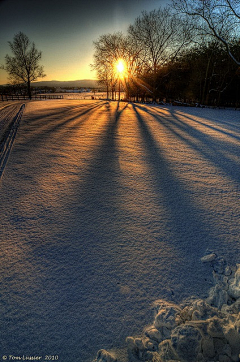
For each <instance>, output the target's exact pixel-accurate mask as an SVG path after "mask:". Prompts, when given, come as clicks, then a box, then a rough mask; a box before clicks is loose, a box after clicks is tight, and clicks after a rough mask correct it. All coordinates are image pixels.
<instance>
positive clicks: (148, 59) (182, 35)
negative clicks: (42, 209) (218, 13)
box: [128, 7, 191, 98]
mask: <svg viewBox="0 0 240 362" xmlns="http://www.w3.org/2000/svg"><path fill="white" fill-rule="evenodd" d="M128 31H129V34H130V36H131V39H132V43H135V44H136V48H138V49H139V58H140V59H141V61H142V67H143V69H144V72H145V73H148V74H149V76H150V77H152V89H153V97H154V98H155V96H156V92H157V74H158V71H159V68H160V67H162V66H163V65H164V64H166V63H167V61H168V60H169V59H170V58H174V57H176V56H177V54H178V53H179V51H180V50H181V49H182V48H183V46H186V45H187V44H189V43H190V41H191V31H190V28H189V24H188V23H185V22H183V21H182V19H181V18H180V17H179V16H178V15H177V14H174V13H173V12H172V11H171V9H170V8H169V7H166V8H163V9H162V8H160V9H158V10H153V11H151V12H149V13H148V12H146V11H143V12H142V14H141V16H139V17H138V18H137V19H136V20H135V23H134V24H133V25H130V27H129V29H128Z"/></svg>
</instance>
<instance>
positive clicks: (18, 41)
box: [4, 32, 45, 98]
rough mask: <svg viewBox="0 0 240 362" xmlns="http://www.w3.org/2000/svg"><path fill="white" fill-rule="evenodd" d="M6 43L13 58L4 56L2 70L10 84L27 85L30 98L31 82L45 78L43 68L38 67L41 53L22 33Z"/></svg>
mask: <svg viewBox="0 0 240 362" xmlns="http://www.w3.org/2000/svg"><path fill="white" fill-rule="evenodd" d="M8 43H9V46H10V48H11V51H12V53H13V56H10V55H8V54H7V55H6V57H5V62H6V65H5V66H4V69H5V70H6V71H7V73H8V74H9V79H10V80H11V81H12V82H15V83H22V82H23V83H25V84H26V85H27V90H28V95H29V98H31V82H33V81H35V80H37V78H39V77H44V76H45V74H44V71H43V67H42V66H41V65H39V61H40V59H41V57H42V53H41V52H40V51H38V50H37V49H36V47H35V44H34V43H30V40H29V38H28V37H27V36H26V35H25V34H23V33H22V32H19V33H18V34H16V35H15V36H14V38H13V42H8Z"/></svg>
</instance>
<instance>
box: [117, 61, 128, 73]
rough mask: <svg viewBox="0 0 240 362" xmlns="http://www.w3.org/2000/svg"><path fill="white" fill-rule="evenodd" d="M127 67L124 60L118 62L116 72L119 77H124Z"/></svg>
mask: <svg viewBox="0 0 240 362" xmlns="http://www.w3.org/2000/svg"><path fill="white" fill-rule="evenodd" d="M125 69H126V66H125V62H124V60H123V59H118V60H117V62H116V72H117V73H118V75H119V76H121V77H122V76H123V75H124V72H125Z"/></svg>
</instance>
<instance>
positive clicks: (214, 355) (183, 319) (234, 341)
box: [93, 253, 240, 362]
mask: <svg viewBox="0 0 240 362" xmlns="http://www.w3.org/2000/svg"><path fill="white" fill-rule="evenodd" d="M201 260H202V262H209V263H211V266H212V268H213V279H214V286H213V287H212V288H211V289H210V291H209V296H208V297H207V298H206V299H197V298H194V297H192V298H190V299H188V300H185V301H184V302H183V303H181V304H180V305H177V304H174V303H173V302H167V301H164V300H157V301H156V302H155V303H154V310H155V316H154V321H153V323H152V325H151V326H148V327H146V328H145V330H144V331H143V335H142V336H141V337H140V338H139V337H138V338H135V337H127V339H126V343H127V349H128V358H129V361H152V362H165V361H168V362H170V361H172V362H173V361H180V362H210V361H211V362H214V361H216V362H217V361H218V362H232V361H233V362H237V361H239V360H240V359H239V358H240V264H237V265H236V266H235V267H230V266H229V265H227V263H226V260H224V259H223V258H221V257H218V256H217V255H216V254H215V253H211V254H208V255H206V256H204V257H203V258H202V259H201ZM115 361H117V359H116V358H115V357H114V356H112V355H111V353H109V352H107V351H105V350H101V351H99V352H98V355H97V358H96V359H95V360H94V361H93V362H115Z"/></svg>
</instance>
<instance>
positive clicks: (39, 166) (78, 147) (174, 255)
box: [0, 99, 240, 362]
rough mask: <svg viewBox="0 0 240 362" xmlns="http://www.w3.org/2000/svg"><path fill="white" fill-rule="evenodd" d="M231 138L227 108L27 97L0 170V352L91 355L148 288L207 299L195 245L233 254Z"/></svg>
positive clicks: (141, 304)
mask: <svg viewBox="0 0 240 362" xmlns="http://www.w3.org/2000/svg"><path fill="white" fill-rule="evenodd" d="M239 146H240V112H239V111H234V110H213V109H197V108H178V107H163V106H159V107H157V106H156V107H155V106H147V105H140V104H139V105H136V104H135V105H133V104H128V103H124V102H122V103H120V104H118V103H117V102H108V101H100V100H81V101H79V100H67V99H63V100H49V101H33V102H29V103H27V104H26V108H25V111H24V114H23V116H22V119H21V122H20V127H19V129H18V132H17V136H16V138H15V142H14V146H13V148H12V151H11V154H10V157H9V159H8V162H7V164H6V166H5V169H4V172H3V174H2V177H1V179H0V200H1V202H0V220H1V221H0V223H1V234H0V239H1V255H0V273H1V278H0V291H1V298H0V305H1V317H0V328H1V340H0V353H1V354H2V355H6V356H9V355H14V356H22V355H25V356H26V355H28V356H29V355H31V356H43V357H44V356H45V355H58V356H59V361H60V362H76V361H79V362H89V361H91V360H92V359H93V358H95V356H96V353H97V351H98V350H99V349H101V348H105V349H107V350H111V349H116V350H117V351H118V352H119V351H121V350H123V349H124V348H125V347H126V343H125V339H126V337H127V336H134V335H138V334H139V333H141V332H142V329H143V327H144V326H146V325H148V324H150V323H152V319H153V311H152V308H151V305H152V303H153V302H154V301H155V300H157V299H166V300H168V301H172V302H175V303H179V302H181V301H182V300H183V299H184V298H187V297H190V296H192V295H196V296H198V297H201V298H204V297H206V296H207V294H208V291H209V288H210V287H211V286H212V283H213V282H212V271H211V268H210V266H209V264H208V263H202V262H201V257H202V256H203V255H204V254H205V252H206V250H207V249H208V250H209V251H211V250H213V251H215V252H217V254H218V255H222V256H224V257H225V258H226V260H227V261H228V263H229V264H231V265H234V264H235V263H237V262H239V254H240V253H239V251H240V244H239V235H240V202H239V196H240V147H239ZM119 353H120V352H119ZM0 358H1V356H0ZM42 360H44V359H42Z"/></svg>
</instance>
